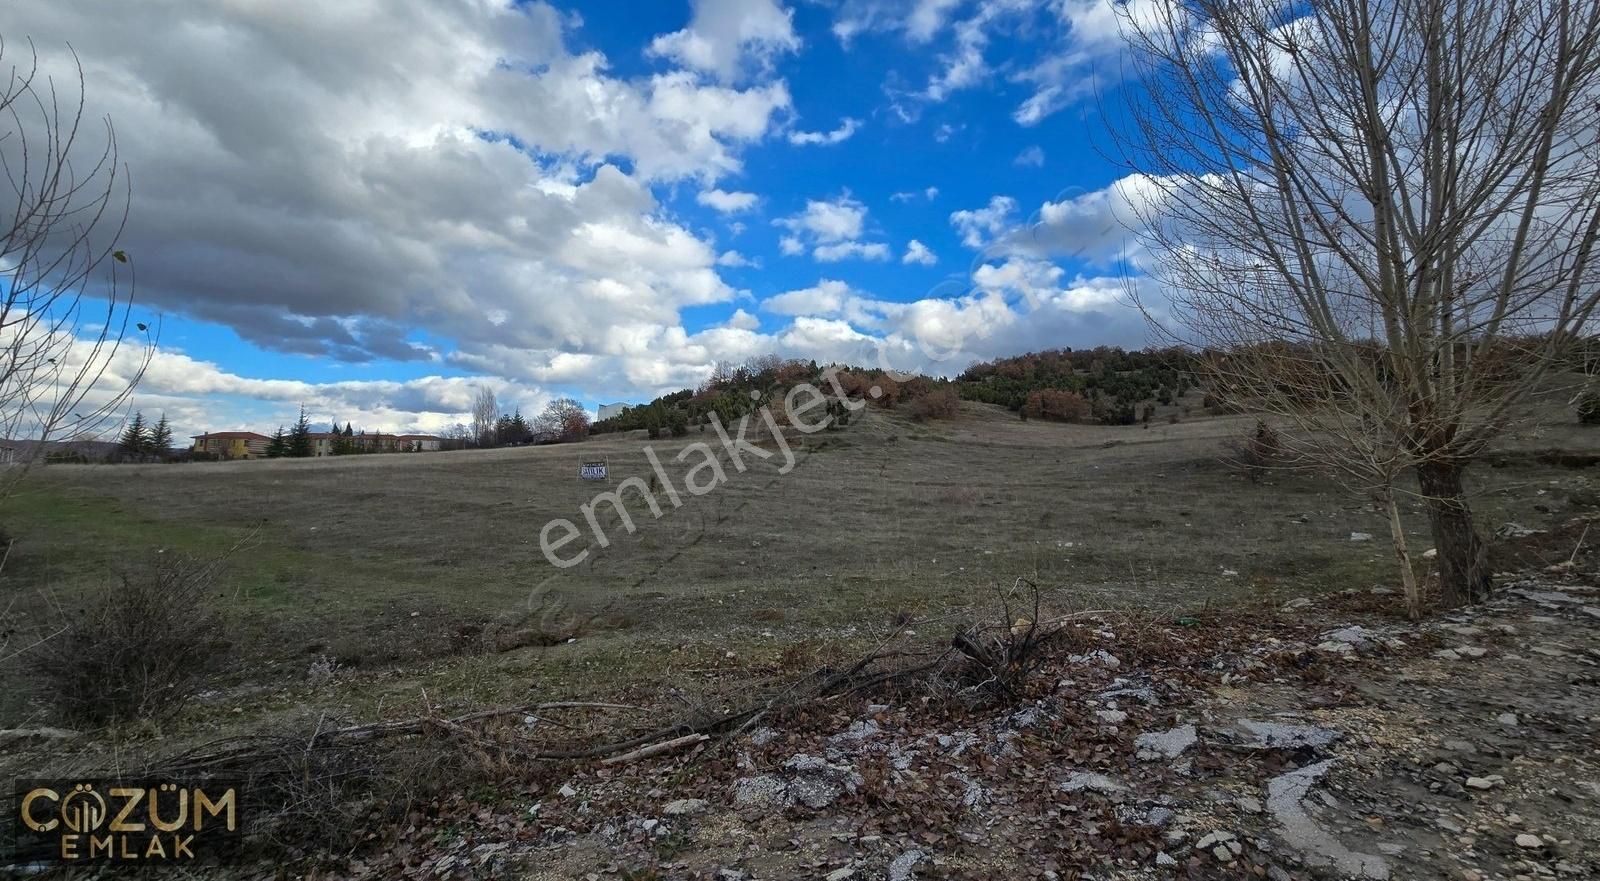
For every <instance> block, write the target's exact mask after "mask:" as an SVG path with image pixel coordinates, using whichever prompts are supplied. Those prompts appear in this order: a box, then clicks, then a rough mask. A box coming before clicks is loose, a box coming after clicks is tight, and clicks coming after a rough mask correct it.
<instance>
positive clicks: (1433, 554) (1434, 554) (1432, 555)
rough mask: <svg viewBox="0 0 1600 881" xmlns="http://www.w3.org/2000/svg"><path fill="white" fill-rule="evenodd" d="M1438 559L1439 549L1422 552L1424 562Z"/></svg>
mask: <svg viewBox="0 0 1600 881" xmlns="http://www.w3.org/2000/svg"><path fill="white" fill-rule="evenodd" d="M1438 557H1439V549H1438V548H1428V549H1427V550H1425V551H1423V552H1422V559H1424V560H1434V559H1437V558H1438Z"/></svg>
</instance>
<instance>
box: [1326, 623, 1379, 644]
mask: <svg viewBox="0 0 1600 881" xmlns="http://www.w3.org/2000/svg"><path fill="white" fill-rule="evenodd" d="M1321 638H1322V639H1323V640H1324V641H1325V642H1340V643H1344V644H1345V645H1349V646H1354V647H1356V648H1365V647H1366V646H1367V645H1369V644H1371V642H1372V631H1370V630H1368V629H1367V628H1365V627H1362V626H1360V625H1359V624H1358V625H1355V626H1352V627H1340V628H1337V629H1335V630H1330V631H1328V632H1327V633H1324V634H1322V637H1321Z"/></svg>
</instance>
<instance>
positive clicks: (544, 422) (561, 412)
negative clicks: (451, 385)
mask: <svg viewBox="0 0 1600 881" xmlns="http://www.w3.org/2000/svg"><path fill="white" fill-rule="evenodd" d="M589 422H590V420H589V412H588V411H587V410H585V409H584V408H583V405H582V404H580V403H578V401H577V400H575V399H573V398H557V399H555V400H553V401H551V402H550V403H548V404H546V405H545V407H544V409H543V410H542V411H540V413H539V415H538V416H535V417H534V418H532V419H528V418H527V417H525V416H523V415H522V409H521V408H520V407H518V408H514V409H513V410H512V411H511V412H510V413H506V412H504V411H503V410H501V409H500V402H499V401H498V399H497V398H496V397H495V393H494V390H493V389H489V388H480V389H478V392H477V394H476V395H475V396H474V397H473V401H472V424H471V425H468V424H466V423H462V422H458V423H456V424H455V425H454V426H452V427H451V428H449V429H447V430H446V431H445V433H444V439H445V444H444V446H445V448H446V449H456V450H460V449H466V448H468V447H478V448H490V447H520V446H526V445H529V444H559V443H567V442H570V441H578V440H583V439H584V438H586V437H588V436H589Z"/></svg>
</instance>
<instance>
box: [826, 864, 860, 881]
mask: <svg viewBox="0 0 1600 881" xmlns="http://www.w3.org/2000/svg"><path fill="white" fill-rule="evenodd" d="M855 874H856V870H855V869H852V868H850V867H849V866H845V867H844V868H842V869H834V870H833V871H832V872H829V873H828V874H827V875H825V876H824V877H825V878H826V879H827V881H846V879H848V878H853V877H855Z"/></svg>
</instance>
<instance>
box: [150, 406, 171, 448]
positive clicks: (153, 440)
mask: <svg viewBox="0 0 1600 881" xmlns="http://www.w3.org/2000/svg"><path fill="white" fill-rule="evenodd" d="M150 451H151V452H153V453H155V454H156V455H157V456H165V455H167V454H169V453H171V452H172V426H171V425H168V424H167V414H165V413H162V414H161V421H159V422H157V423H156V427H155V430H154V431H152V432H151V433H150Z"/></svg>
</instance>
